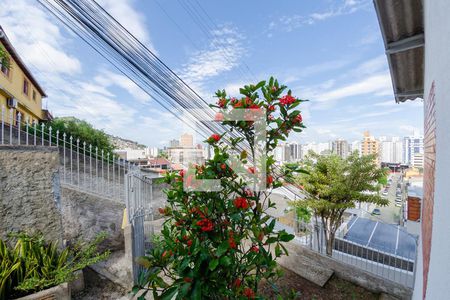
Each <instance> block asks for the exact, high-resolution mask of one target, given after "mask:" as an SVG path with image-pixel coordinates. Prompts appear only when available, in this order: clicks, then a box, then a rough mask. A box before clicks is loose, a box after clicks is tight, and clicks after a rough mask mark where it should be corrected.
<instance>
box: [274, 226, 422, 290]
mask: <svg viewBox="0 0 450 300" xmlns="http://www.w3.org/2000/svg"><path fill="white" fill-rule="evenodd" d="M293 224H294V225H293V226H287V225H283V224H277V225H276V229H278V230H281V229H285V230H286V231H288V232H291V233H293V234H295V239H294V242H295V243H297V244H299V245H302V246H304V247H308V248H309V249H311V250H313V251H316V252H318V253H320V254H322V255H327V252H326V248H327V247H326V246H327V241H326V239H325V233H324V227H323V225H322V224H321V223H320V222H315V221H312V222H309V223H306V222H303V221H301V220H294V222H293ZM373 232H375V231H373ZM373 232H372V234H371V236H370V240H367V239H359V238H358V237H355V234H354V233H353V232H352V231H349V226H347V224H346V223H343V224H342V225H341V227H340V230H339V231H338V232H337V233H336V237H335V240H334V243H333V245H332V255H331V257H332V258H333V259H336V260H338V261H340V262H343V263H345V264H349V265H352V266H355V267H358V268H360V269H362V270H365V271H367V272H370V273H372V274H374V275H376V276H379V277H382V278H384V279H388V280H391V281H394V282H396V283H399V284H401V285H404V286H406V287H408V288H412V287H413V286H414V277H415V272H416V259H417V243H416V240H415V238H414V237H413V236H409V235H404V236H402V237H401V238H400V239H399V237H398V236H397V240H396V243H394V244H393V243H391V242H383V241H382V240H383V236H380V237H375V238H374V236H373ZM380 234H381V235H383V232H380ZM373 239H378V240H379V241H375V242H374V241H373ZM408 239H411V240H408ZM327 256H328V257H330V256H329V255H327Z"/></svg>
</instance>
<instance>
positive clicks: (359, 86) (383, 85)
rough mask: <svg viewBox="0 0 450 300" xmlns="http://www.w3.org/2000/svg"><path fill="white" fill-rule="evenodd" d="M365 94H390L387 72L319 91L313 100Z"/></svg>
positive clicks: (389, 80)
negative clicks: (329, 89) (322, 91)
mask: <svg viewBox="0 0 450 300" xmlns="http://www.w3.org/2000/svg"><path fill="white" fill-rule="evenodd" d="M367 94H376V95H380V96H381V95H390V94H392V83H391V77H390V75H389V74H388V73H382V74H376V75H372V76H370V77H367V78H365V79H362V80H359V81H356V82H354V83H351V84H348V85H346V86H343V87H340V88H337V89H334V90H331V91H327V92H324V93H320V94H318V95H316V97H315V101H317V102H326V101H332V100H338V99H342V98H347V97H353V96H359V95H367Z"/></svg>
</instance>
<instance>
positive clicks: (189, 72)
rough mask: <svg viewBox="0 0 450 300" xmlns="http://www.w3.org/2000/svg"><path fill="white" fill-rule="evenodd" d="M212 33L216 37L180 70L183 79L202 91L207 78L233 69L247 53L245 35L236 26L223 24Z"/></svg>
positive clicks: (198, 90)
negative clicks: (243, 41)
mask: <svg viewBox="0 0 450 300" xmlns="http://www.w3.org/2000/svg"><path fill="white" fill-rule="evenodd" d="M211 33H212V35H213V37H214V38H213V40H211V41H210V43H209V45H208V48H207V49H204V50H201V51H197V52H195V53H194V54H193V55H192V56H191V57H190V59H189V61H188V62H187V63H186V64H184V65H183V67H182V69H181V70H180V71H179V72H178V73H179V75H180V77H181V78H182V79H183V80H185V81H186V82H187V83H188V84H190V85H191V86H192V87H193V88H194V90H197V92H200V93H201V90H202V88H203V84H204V82H205V81H206V80H208V79H211V78H213V77H215V76H218V75H219V74H222V73H224V72H227V71H231V70H232V69H233V68H235V67H237V66H238V65H239V63H240V59H241V58H242V56H244V55H245V48H244V46H243V45H242V40H243V36H242V34H240V33H239V32H238V31H237V30H236V29H235V28H234V27H230V26H223V27H222V28H220V29H219V30H214V31H212V32H211Z"/></svg>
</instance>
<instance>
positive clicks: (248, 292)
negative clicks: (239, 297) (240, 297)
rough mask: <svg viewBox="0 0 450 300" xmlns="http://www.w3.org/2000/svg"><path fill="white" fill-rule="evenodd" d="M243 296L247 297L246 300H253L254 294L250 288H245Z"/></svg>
mask: <svg viewBox="0 0 450 300" xmlns="http://www.w3.org/2000/svg"><path fill="white" fill-rule="evenodd" d="M243 294H244V296H245V297H247V298H248V299H254V298H255V292H254V291H253V290H252V289H251V288H249V287H246V288H245V289H244V293H243Z"/></svg>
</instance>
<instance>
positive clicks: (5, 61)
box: [0, 46, 10, 69]
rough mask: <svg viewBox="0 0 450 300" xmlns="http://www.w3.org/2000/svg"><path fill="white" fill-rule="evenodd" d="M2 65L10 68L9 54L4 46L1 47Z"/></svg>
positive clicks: (0, 62)
mask: <svg viewBox="0 0 450 300" xmlns="http://www.w3.org/2000/svg"><path fill="white" fill-rule="evenodd" d="M0 65H1V66H3V67H5V68H8V69H9V68H10V65H9V56H8V52H6V50H5V49H4V48H3V47H2V46H0Z"/></svg>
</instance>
